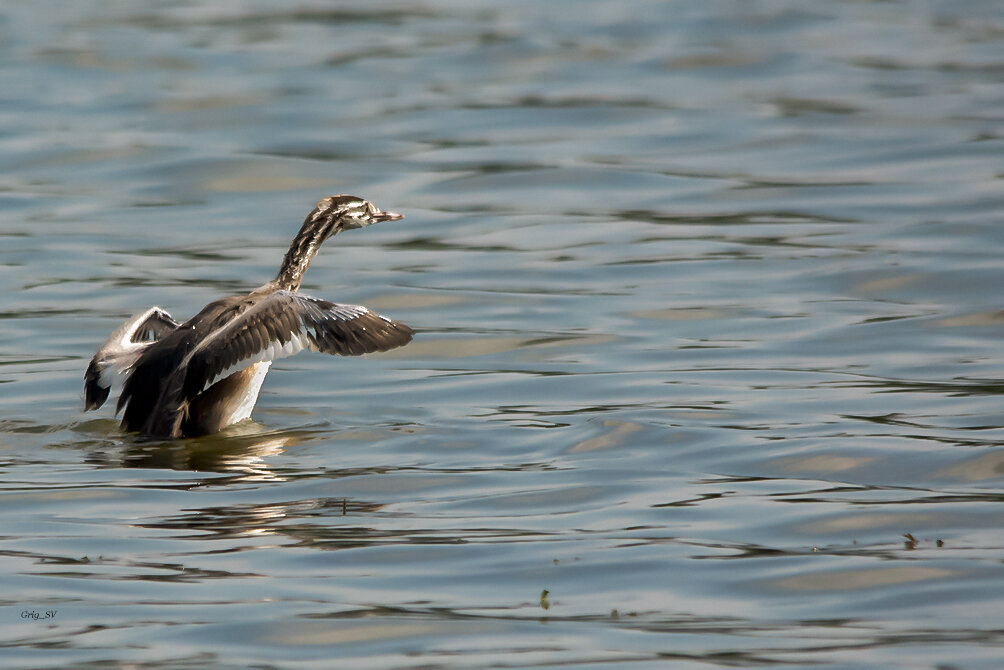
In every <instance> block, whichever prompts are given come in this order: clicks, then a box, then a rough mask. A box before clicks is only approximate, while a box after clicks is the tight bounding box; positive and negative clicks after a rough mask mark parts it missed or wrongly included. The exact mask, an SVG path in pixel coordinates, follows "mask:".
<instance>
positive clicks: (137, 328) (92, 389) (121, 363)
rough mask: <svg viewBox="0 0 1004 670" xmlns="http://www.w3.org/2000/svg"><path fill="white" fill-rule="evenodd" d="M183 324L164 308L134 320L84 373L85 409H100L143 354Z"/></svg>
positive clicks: (108, 342)
mask: <svg viewBox="0 0 1004 670" xmlns="http://www.w3.org/2000/svg"><path fill="white" fill-rule="evenodd" d="M179 325H180V324H178V322H177V321H175V320H174V319H172V318H171V315H170V314H168V313H167V312H166V311H164V310H163V309H161V308H160V307H151V308H149V309H148V310H146V311H145V312H141V313H139V314H136V315H134V316H132V317H130V318H129V319H128V320H127V321H126V322H125V323H123V324H122V325H121V326H119V327H118V328H116V329H115V332H113V333H112V334H111V336H110V337H109V338H108V340H107V341H106V342H105V343H104V344H103V345H102V346H101V348H100V349H98V351H97V353H95V354H94V357H93V358H92V359H91V361H90V363H89V364H88V365H87V371H86V372H85V373H84V409H88V410H90V409H97V408H99V407H101V405H103V404H104V403H105V400H107V399H108V394H109V392H110V391H111V389H112V386H114V385H115V384H117V383H119V382H121V381H122V379H123V378H124V377H125V375H126V374H128V372H129V371H130V369H131V368H132V366H133V365H134V364H135V363H136V361H137V360H138V359H139V357H140V354H142V353H143V351H144V350H145V349H146V348H147V347H148V346H149V345H150V344H151V343H152V342H155V341H157V340H159V339H161V338H163V337H164V336H165V335H167V334H168V333H170V332H172V331H173V330H175V329H176V328H177V327H178V326H179Z"/></svg>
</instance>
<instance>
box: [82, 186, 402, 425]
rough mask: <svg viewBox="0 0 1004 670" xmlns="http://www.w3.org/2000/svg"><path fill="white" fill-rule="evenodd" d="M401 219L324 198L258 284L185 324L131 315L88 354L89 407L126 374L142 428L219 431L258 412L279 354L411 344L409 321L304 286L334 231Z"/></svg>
mask: <svg viewBox="0 0 1004 670" xmlns="http://www.w3.org/2000/svg"><path fill="white" fill-rule="evenodd" d="M400 218H402V217H401V215H400V214H395V213H393V212H382V211H380V210H379V209H377V208H376V207H374V206H373V205H372V204H371V203H369V202H366V201H365V200H363V199H361V198H357V197H355V196H349V195H340V196H333V197H330V198H325V199H324V200H321V201H320V202H319V203H317V206H316V207H315V208H314V209H313V210H312V211H311V213H310V214H309V215H308V216H307V219H306V220H305V221H304V223H303V226H302V227H301V228H300V232H299V233H297V235H296V237H295V238H294V240H293V242H292V244H291V245H290V248H289V251H288V252H287V253H286V256H285V258H284V259H283V263H282V267H281V268H280V270H279V274H278V275H277V276H276V278H275V279H274V280H273V281H270V282H268V283H266V284H264V285H262V286H260V287H258V288H257V289H255V290H254V291H252V292H251V293H249V294H247V295H242V296H232V297H228V298H222V299H220V300H215V301H213V302H211V303H209V304H208V305H206V306H205V307H204V308H203V309H202V311H200V312H199V313H198V314H196V315H195V316H193V317H192V318H191V319H189V320H188V321H186V322H184V323H181V324H179V323H177V322H175V321H174V320H173V319H171V316H170V315H169V314H167V312H165V311H164V310H162V309H160V308H159V307H152V308H150V309H148V310H147V311H146V312H143V313H142V314H138V315H136V316H134V317H132V318H131V319H129V320H128V321H127V322H126V323H125V324H123V325H122V326H121V327H120V328H119V329H118V330H116V331H115V332H114V333H113V334H112V336H111V337H110V338H109V339H108V341H107V342H106V343H105V344H104V346H102V347H101V349H99V350H98V352H97V354H95V356H94V358H93V359H92V360H91V363H90V365H89V366H88V368H87V373H86V374H85V377H84V396H85V398H84V399H85V406H86V409H96V408H97V407H100V406H101V405H102V404H103V403H104V401H105V399H106V398H107V397H108V393H109V391H110V388H111V386H112V385H113V383H114V382H115V381H116V380H117V379H118V380H124V384H123V389H122V393H121V395H120V396H119V399H118V404H117V410H121V409H123V408H125V411H124V413H123V418H122V426H123V427H124V428H125V429H127V430H131V431H137V432H140V433H143V434H145V435H151V436H162V437H182V436H194V435H205V434H208V433H214V432H217V431H219V430H221V429H222V428H225V427H226V426H229V425H231V424H233V423H236V422H238V421H242V420H244V419H246V418H248V417H249V416H250V415H251V410H252V409H253V408H254V405H255V402H256V400H257V398H258V392H259V390H260V389H261V385H262V382H263V381H264V379H265V375H266V373H267V372H268V369H269V366H271V364H272V361H274V360H276V359H278V358H284V357H286V356H292V355H294V354H297V353H299V352H300V351H303V350H304V349H309V350H311V351H321V352H324V353H329V354H339V355H343V356H358V355H360V354H366V353H372V352H375V351H387V350H388V349H393V348H395V347H399V346H402V345H404V344H407V343H408V342H409V341H410V340H411V338H412V335H413V334H414V331H412V330H411V329H410V328H409V327H408V326H406V325H404V324H402V323H399V322H397V321H392V320H390V319H388V318H386V317H382V316H380V315H378V314H374V313H373V312H371V311H370V310H368V309H367V308H365V307H363V306H361V305H344V304H338V303H332V302H328V301H326V300H319V299H317V298H311V297H309V296H304V295H301V294H299V293H298V290H299V287H300V282H301V281H302V279H303V273H304V272H305V271H306V269H307V267H308V266H309V265H310V261H311V260H312V259H313V257H314V255H315V254H316V253H317V250H318V249H319V248H320V245H321V244H322V243H323V242H324V240H326V239H327V238H328V237H330V236H331V235H334V234H336V233H338V232H339V231H341V230H345V229H349V228H361V227H363V226H367V225H370V224H372V223H377V222H379V221H392V220H396V219H400Z"/></svg>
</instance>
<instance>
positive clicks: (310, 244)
mask: <svg viewBox="0 0 1004 670" xmlns="http://www.w3.org/2000/svg"><path fill="white" fill-rule="evenodd" d="M336 232H338V231H337V229H336V228H335V224H334V222H333V221H331V219H329V218H327V217H319V216H317V211H316V210H315V211H314V212H311V213H310V214H309V215H308V216H307V218H306V219H305V220H304V222H303V225H302V226H301V227H300V232H298V233H297V234H296V237H294V238H293V242H292V243H291V244H290V245H289V250H288V251H287V252H286V256H285V257H284V258H283V259H282V266H281V267H280V268H279V274H278V275H276V277H275V283H276V284H277V285H278V286H279V288H282V289H286V290H287V291H296V290H297V289H299V288H300V283H301V282H302V281H303V274H304V273H305V272H306V271H307V268H308V267H310V261H312V260H314V256H316V255H317V250H318V249H320V248H321V244H323V243H324V240H326V239H328V238H329V237H331V236H332V235H333V234H334V233H336Z"/></svg>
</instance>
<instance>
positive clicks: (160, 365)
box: [118, 296, 247, 437]
mask: <svg viewBox="0 0 1004 670" xmlns="http://www.w3.org/2000/svg"><path fill="white" fill-rule="evenodd" d="M246 302H247V296H234V297H230V298H223V299H221V300H216V301H214V302H211V303H209V304H208V305H206V306H205V307H204V308H203V309H202V311H201V312H199V313H198V314H196V315H195V316H193V317H192V318H191V319H189V320H188V321H186V322H185V323H183V324H181V325H180V326H179V327H178V328H177V329H176V330H174V331H173V332H171V333H169V334H168V335H167V336H165V337H164V338H162V339H160V340H158V341H156V342H154V343H153V344H151V345H150V346H149V347H148V348H147V349H146V350H145V351H144V352H143V354H142V355H141V356H140V358H139V360H138V361H137V362H136V364H135V366H134V367H133V369H132V372H131V374H130V375H129V378H128V379H127V380H126V382H125V385H124V387H123V389H122V394H121V395H120V396H119V400H118V409H122V408H123V407H125V412H123V414H122V427H123V428H125V429H126V430H130V431H138V432H141V433H143V434H146V435H154V436H160V437H179V436H180V430H181V428H180V427H181V422H182V420H183V419H184V415H185V413H186V411H187V408H188V402H189V401H190V400H191V398H187V397H185V394H184V390H183V389H184V382H185V373H186V370H185V367H184V364H185V361H186V359H187V358H188V355H189V353H191V351H192V349H194V348H195V346H196V345H198V344H199V342H200V341H202V340H203V339H204V338H206V337H207V336H208V335H210V334H211V333H213V332H214V331H215V330H216V329H217V328H219V327H220V326H222V325H223V324H226V323H228V322H229V321H230V320H231V319H233V317H234V316H236V315H237V314H240V312H241V311H243V309H244V307H245V304H246Z"/></svg>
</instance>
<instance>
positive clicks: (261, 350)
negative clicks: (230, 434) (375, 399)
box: [179, 290, 414, 397]
mask: <svg viewBox="0 0 1004 670" xmlns="http://www.w3.org/2000/svg"><path fill="white" fill-rule="evenodd" d="M413 335H414V331H413V330H412V329H411V328H409V327H408V326H406V325H404V324H403V323H399V322H397V321H392V320H391V319H388V318H385V317H382V316H380V315H378V314H374V313H373V312H371V311H370V310H369V309H367V308H366V307H363V306H361V305H344V304H339V303H333V302H328V301H327V300H319V299H317V298H311V297H309V296H304V295H300V294H298V293H293V292H291V291H285V290H280V291H274V292H272V293H269V294H267V295H265V296H263V297H261V298H259V299H258V300H257V301H255V302H254V303H253V304H251V306H249V307H248V308H247V309H245V310H244V311H243V312H241V313H240V314H239V315H237V316H235V317H234V318H233V319H231V320H230V321H229V322H228V323H226V324H225V325H224V326H222V327H220V328H218V329H217V330H215V331H214V332H213V333H211V334H210V335H208V336H207V337H206V338H205V339H204V340H202V342H200V343H199V344H198V345H197V346H195V347H194V348H193V349H192V351H191V352H190V353H189V354H188V356H187V358H186V360H185V361H184V362H183V363H182V365H181V366H179V368H180V369H184V370H186V371H187V372H186V373H185V382H184V390H183V392H184V395H185V396H186V397H194V396H195V395H197V394H198V393H201V392H202V391H204V390H205V389H206V388H208V387H210V386H212V385H213V384H214V383H216V381H218V380H220V379H222V378H224V377H228V376H230V375H232V374H234V373H236V372H239V371H241V370H243V369H245V368H247V367H250V366H251V365H254V364H255V363H260V362H262V361H274V360H277V359H280V358H286V357H288V356H294V355H296V354H298V353H300V352H301V351H303V350H304V349H309V350H311V351H320V352H323V353H326V354H336V355H339V356H359V355H362V354H368V353H373V352H377V351H387V350H389V349H394V348H396V347H400V346H402V345H404V344H407V343H408V342H409V341H411V338H412V336H413Z"/></svg>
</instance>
